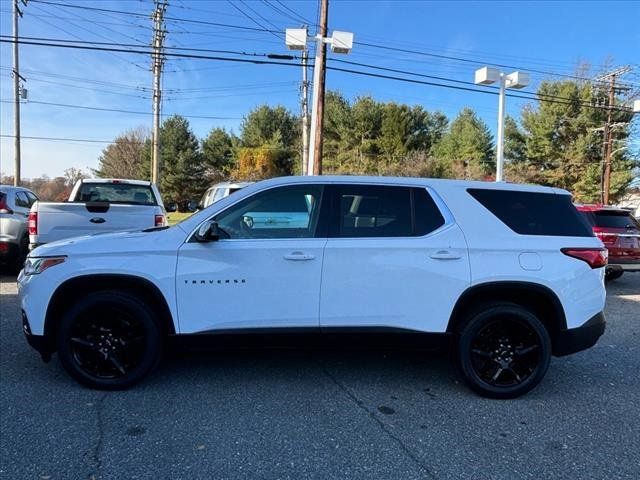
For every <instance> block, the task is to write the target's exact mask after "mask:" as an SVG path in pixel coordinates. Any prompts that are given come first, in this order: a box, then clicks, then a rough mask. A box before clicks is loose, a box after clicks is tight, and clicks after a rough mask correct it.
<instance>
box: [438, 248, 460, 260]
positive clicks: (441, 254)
mask: <svg viewBox="0 0 640 480" xmlns="http://www.w3.org/2000/svg"><path fill="white" fill-rule="evenodd" d="M430 257H431V258H433V259H435V260H458V259H460V258H462V255H460V254H459V253H455V252H450V251H449V250H438V251H437V252H434V253H432V254H431V255H430Z"/></svg>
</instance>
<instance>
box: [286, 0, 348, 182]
mask: <svg viewBox="0 0 640 480" xmlns="http://www.w3.org/2000/svg"><path fill="white" fill-rule="evenodd" d="M328 15H329V0H321V10H320V28H319V30H318V32H319V33H318V34H317V35H316V36H315V37H308V36H307V29H306V28H287V29H286V31H285V43H286V44H287V48H289V49H290V50H302V51H306V48H307V39H309V40H313V41H315V42H316V55H315V61H314V65H313V95H312V105H313V109H312V110H311V134H310V135H309V163H308V166H307V172H306V174H307V175H321V174H322V125H323V120H324V90H325V77H326V45H327V44H329V45H331V50H332V51H333V52H334V53H345V54H347V53H349V52H350V51H351V48H352V47H353V33H351V32H339V31H334V32H333V34H332V35H331V37H327V18H328ZM303 61H304V60H303ZM303 171H304V169H303Z"/></svg>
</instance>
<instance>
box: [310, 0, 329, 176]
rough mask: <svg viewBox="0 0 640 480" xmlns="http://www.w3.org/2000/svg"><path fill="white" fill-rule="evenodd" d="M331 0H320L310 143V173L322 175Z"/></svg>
mask: <svg viewBox="0 0 640 480" xmlns="http://www.w3.org/2000/svg"><path fill="white" fill-rule="evenodd" d="M328 16H329V0H320V25H319V29H318V35H317V36H316V57H315V62H314V66H313V85H314V88H313V110H312V112H311V138H310V145H309V170H310V171H309V174H313V175H322V127H323V124H324V87H325V78H326V75H327V68H326V59H327V46H326V44H325V38H326V37H327V20H328Z"/></svg>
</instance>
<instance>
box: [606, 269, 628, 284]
mask: <svg viewBox="0 0 640 480" xmlns="http://www.w3.org/2000/svg"><path fill="white" fill-rule="evenodd" d="M623 273H624V270H622V269H620V270H611V269H607V270H605V272H604V280H605V282H611V281H612V280H615V279H616V278H620V277H621V276H622V274H623Z"/></svg>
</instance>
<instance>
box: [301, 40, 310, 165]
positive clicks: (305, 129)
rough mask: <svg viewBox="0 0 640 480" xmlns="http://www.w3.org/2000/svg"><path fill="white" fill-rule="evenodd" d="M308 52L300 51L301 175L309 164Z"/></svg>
mask: <svg viewBox="0 0 640 480" xmlns="http://www.w3.org/2000/svg"><path fill="white" fill-rule="evenodd" d="M308 60H309V53H308V52H307V50H306V49H305V50H304V51H303V52H302V97H301V102H302V105H301V106H302V175H306V174H307V168H308V166H309V81H308V80H307V61H308Z"/></svg>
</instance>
